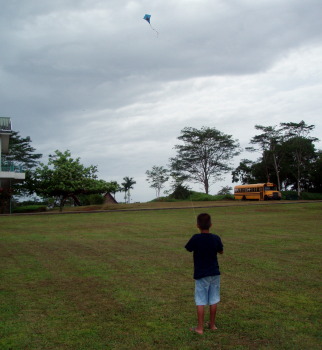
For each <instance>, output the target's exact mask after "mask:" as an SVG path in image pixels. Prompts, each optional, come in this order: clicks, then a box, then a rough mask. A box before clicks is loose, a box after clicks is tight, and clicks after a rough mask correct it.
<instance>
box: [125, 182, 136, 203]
mask: <svg viewBox="0 0 322 350" xmlns="http://www.w3.org/2000/svg"><path fill="white" fill-rule="evenodd" d="M123 180H124V182H122V186H123V190H124V194H125V195H124V200H125V203H130V202H131V193H130V190H131V189H133V185H135V184H136V181H134V179H133V177H128V176H125V177H123Z"/></svg>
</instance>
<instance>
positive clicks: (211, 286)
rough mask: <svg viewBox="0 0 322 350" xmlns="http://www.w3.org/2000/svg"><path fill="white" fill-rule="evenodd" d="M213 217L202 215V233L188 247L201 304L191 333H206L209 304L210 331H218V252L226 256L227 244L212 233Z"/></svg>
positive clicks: (196, 300) (192, 238)
mask: <svg viewBox="0 0 322 350" xmlns="http://www.w3.org/2000/svg"><path fill="white" fill-rule="evenodd" d="M211 226H212V224H211V217H210V215H209V214H207V213H203V214H199V215H198V217H197V227H198V228H199V230H200V233H199V234H195V235H193V236H192V237H191V238H190V240H189V242H188V243H187V244H186V246H185V248H186V249H187V250H188V251H189V252H193V262H194V275H193V278H194V279H195V302H196V305H197V316H198V326H197V327H194V328H191V329H190V330H191V331H194V332H197V333H198V334H203V327H204V316H205V305H209V311H210V321H209V328H210V329H212V330H215V329H217V327H216V326H215V318H216V311H217V303H218V302H219V301H220V271H219V265H218V260H217V253H219V254H223V249H224V248H223V244H222V242H221V239H220V237H219V236H217V235H215V234H212V233H210V232H209V229H210V227H211Z"/></svg>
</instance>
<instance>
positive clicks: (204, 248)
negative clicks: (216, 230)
mask: <svg viewBox="0 0 322 350" xmlns="http://www.w3.org/2000/svg"><path fill="white" fill-rule="evenodd" d="M185 248H186V249H187V250H188V251H189V252H193V262H194V274H193V278H194V279H196V280H197V279H199V278H203V277H207V276H216V275H220V271H219V264H218V260H217V253H219V252H222V251H223V249H224V246H223V244H222V242H221V239H220V237H219V236H217V235H215V234H213V233H197V234H195V235H193V236H192V237H191V238H190V240H189V242H188V243H187V244H186V246H185Z"/></svg>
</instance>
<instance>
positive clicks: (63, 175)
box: [30, 150, 114, 210]
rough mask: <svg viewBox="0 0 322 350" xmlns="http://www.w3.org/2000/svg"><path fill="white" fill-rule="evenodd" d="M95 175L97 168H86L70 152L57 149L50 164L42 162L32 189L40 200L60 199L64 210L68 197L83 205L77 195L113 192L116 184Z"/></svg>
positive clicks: (51, 157)
mask: <svg viewBox="0 0 322 350" xmlns="http://www.w3.org/2000/svg"><path fill="white" fill-rule="evenodd" d="M96 173H97V167H96V166H93V165H91V166H89V167H85V166H84V165H82V164H81V163H80V158H77V159H73V158H72V157H71V153H70V152H69V151H68V150H67V151H65V152H60V151H58V150H56V151H55V154H54V155H49V158H48V164H47V165H45V164H43V163H40V165H39V166H38V167H37V168H36V169H35V171H34V172H33V174H32V177H31V179H30V188H31V189H32V191H33V192H35V193H36V194H37V195H39V196H40V197H44V198H48V197H54V198H58V200H59V207H60V210H62V208H63V206H64V204H65V201H66V199H67V198H72V199H73V200H74V203H75V204H76V205H80V202H79V200H78V198H77V195H80V194H95V193H104V192H112V191H113V188H114V187H113V185H111V184H110V183H108V182H106V181H104V180H98V179H97V176H96Z"/></svg>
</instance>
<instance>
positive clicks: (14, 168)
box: [0, 162, 25, 173]
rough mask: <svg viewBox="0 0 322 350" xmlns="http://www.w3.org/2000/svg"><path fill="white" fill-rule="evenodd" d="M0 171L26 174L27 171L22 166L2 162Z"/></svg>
mask: <svg viewBox="0 0 322 350" xmlns="http://www.w3.org/2000/svg"><path fill="white" fill-rule="evenodd" d="M0 171H8V172H13V173H24V172H25V169H24V167H23V166H22V165H17V164H15V163H14V162H1V167H0Z"/></svg>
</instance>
